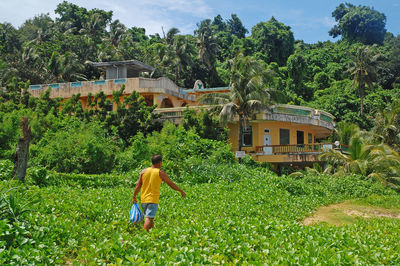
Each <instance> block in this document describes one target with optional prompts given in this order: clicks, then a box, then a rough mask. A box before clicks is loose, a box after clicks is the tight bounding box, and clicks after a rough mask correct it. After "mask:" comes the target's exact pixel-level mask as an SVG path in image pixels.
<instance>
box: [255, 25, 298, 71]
mask: <svg viewBox="0 0 400 266" xmlns="http://www.w3.org/2000/svg"><path fill="white" fill-rule="evenodd" d="M251 38H252V39H253V40H254V45H255V51H257V52H258V53H257V56H258V57H259V58H262V59H263V60H264V61H266V62H267V63H270V62H277V63H278V64H279V65H280V66H283V65H285V64H286V60H287V59H288V57H289V56H290V55H291V54H292V53H293V51H294V36H293V32H292V31H291V30H290V27H289V26H286V25H284V24H283V23H281V22H279V21H277V20H276V19H275V18H274V17H272V18H271V19H270V20H269V21H267V22H260V23H258V24H257V25H255V26H254V27H253V28H252V29H251Z"/></svg>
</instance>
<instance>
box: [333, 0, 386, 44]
mask: <svg viewBox="0 0 400 266" xmlns="http://www.w3.org/2000/svg"><path fill="white" fill-rule="evenodd" d="M332 17H334V18H335V20H336V21H337V22H338V24H337V25H335V26H334V27H333V28H332V29H331V30H330V31H329V35H331V36H333V38H335V37H337V36H339V35H342V37H343V38H344V39H346V40H349V41H352V42H357V41H359V42H362V43H364V44H374V43H378V44H381V43H382V42H383V40H384V38H385V33H386V29H385V24H386V16H385V14H383V13H380V12H378V11H376V10H374V9H373V8H370V7H368V6H361V5H360V6H355V5H352V4H349V3H346V4H340V5H339V6H338V7H336V9H335V11H333V12H332Z"/></svg>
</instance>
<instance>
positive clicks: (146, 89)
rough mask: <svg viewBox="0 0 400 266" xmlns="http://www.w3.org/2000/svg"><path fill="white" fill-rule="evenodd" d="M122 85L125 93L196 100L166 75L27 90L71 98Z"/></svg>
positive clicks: (36, 87) (108, 90) (73, 83)
mask: <svg viewBox="0 0 400 266" xmlns="http://www.w3.org/2000/svg"><path fill="white" fill-rule="evenodd" d="M122 85H125V90H124V93H125V94H131V93H132V92H133V91H137V92H139V93H141V94H143V93H144V94H145V93H149V94H164V95H171V96H174V97H176V98H178V99H182V100H186V101H192V102H194V101H196V96H195V95H189V94H188V93H186V92H185V91H184V90H183V89H182V88H180V87H178V86H177V85H176V84H175V83H174V82H173V81H171V80H170V79H168V78H166V77H161V78H158V79H150V78H142V77H136V78H119V79H109V80H94V81H78V82H67V83H54V84H41V85H31V86H29V89H30V90H29V91H30V93H31V94H32V95H33V96H34V97H39V96H40V94H41V93H43V92H45V91H46V90H48V89H51V91H50V98H58V97H61V98H71V97H72V95H77V94H78V93H79V94H80V95H81V97H86V96H88V95H89V93H90V94H91V95H95V94H96V93H99V92H100V91H103V92H104V94H106V95H112V92H113V91H115V90H119V89H120V88H121V86H122Z"/></svg>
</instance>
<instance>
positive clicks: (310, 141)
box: [308, 133, 312, 144]
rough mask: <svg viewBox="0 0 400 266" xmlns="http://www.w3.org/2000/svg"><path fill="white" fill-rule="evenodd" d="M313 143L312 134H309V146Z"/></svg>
mask: <svg viewBox="0 0 400 266" xmlns="http://www.w3.org/2000/svg"><path fill="white" fill-rule="evenodd" d="M311 143H312V134H311V133H308V144H311Z"/></svg>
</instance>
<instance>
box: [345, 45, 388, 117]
mask: <svg viewBox="0 0 400 266" xmlns="http://www.w3.org/2000/svg"><path fill="white" fill-rule="evenodd" d="M380 60H381V55H380V54H376V55H374V54H373V51H372V50H371V49H370V48H369V47H368V46H364V47H360V48H359V49H358V50H357V52H356V55H355V56H353V62H352V63H351V64H350V65H349V69H348V71H349V72H350V74H351V76H352V77H353V85H354V86H357V90H358V95H359V97H360V100H361V103H360V106H361V107H360V114H361V115H363V112H364V104H363V100H364V96H365V85H367V86H368V88H369V89H370V90H372V89H373V82H374V81H375V79H376V71H377V69H378V64H379V63H380Z"/></svg>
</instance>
